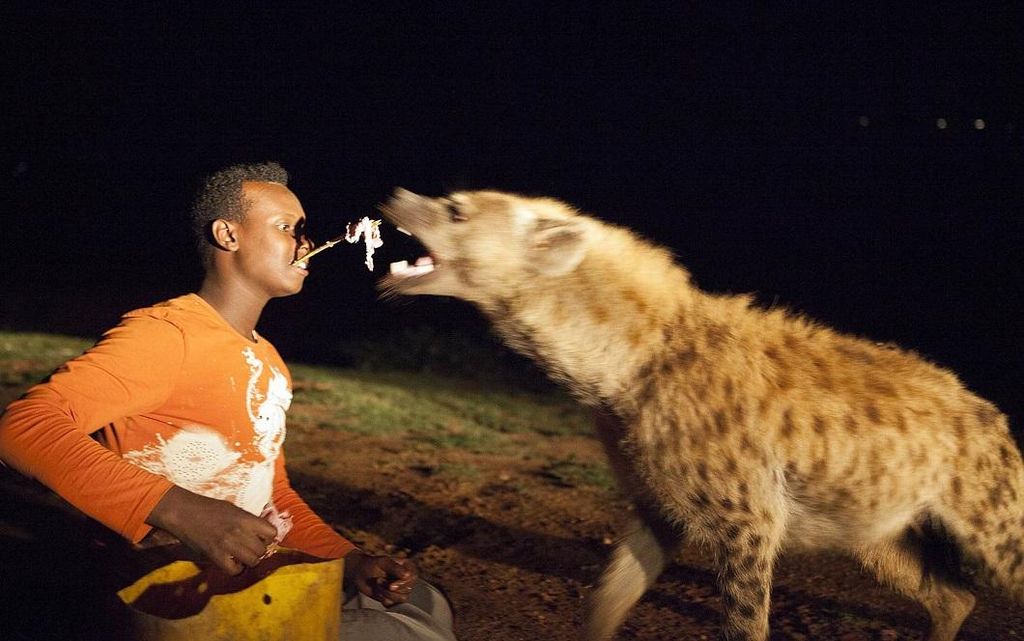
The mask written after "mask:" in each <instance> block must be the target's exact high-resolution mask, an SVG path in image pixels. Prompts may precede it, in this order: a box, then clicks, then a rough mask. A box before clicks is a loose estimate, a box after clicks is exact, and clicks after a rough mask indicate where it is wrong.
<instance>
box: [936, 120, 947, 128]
mask: <svg viewBox="0 0 1024 641" xmlns="http://www.w3.org/2000/svg"><path fill="white" fill-rule="evenodd" d="M935 126H936V127H938V128H939V129H945V128H946V127H948V126H949V123H948V122H946V119H945V118H939V119H938V120H936V121H935Z"/></svg>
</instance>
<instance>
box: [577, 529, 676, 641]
mask: <svg viewBox="0 0 1024 641" xmlns="http://www.w3.org/2000/svg"><path fill="white" fill-rule="evenodd" d="M638 525H639V527H638V528H637V529H635V530H634V531H633V532H631V533H630V534H628V535H626V537H625V538H624V539H622V540H621V541H620V542H619V544H618V546H616V548H615V551H614V552H613V553H612V558H611V562H610V563H609V564H608V567H606V568H605V570H604V572H603V573H602V574H601V578H600V579H598V582H597V586H596V587H595V588H594V591H593V592H591V593H590V595H589V596H588V597H587V603H586V609H585V612H584V623H583V634H582V637H581V638H582V639H583V641H606V640H607V639H610V638H611V637H612V635H613V634H615V631H616V630H618V629H619V626H620V625H622V622H623V621H624V620H625V618H626V615H627V614H628V613H629V610H630V608H632V607H633V605H634V604H636V602H637V601H639V600H640V597H642V596H643V595H644V592H646V591H647V590H648V588H650V587H651V585H652V584H653V583H654V581H655V580H656V579H657V578H658V576H659V575H660V574H661V571H662V569H664V567H665V561H666V559H667V557H666V554H665V551H664V550H663V549H662V546H661V543H659V541H658V538H657V537H656V536H655V534H654V532H653V531H652V530H651V528H649V527H647V526H646V525H644V524H642V523H638Z"/></svg>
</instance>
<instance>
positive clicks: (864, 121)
mask: <svg viewBox="0 0 1024 641" xmlns="http://www.w3.org/2000/svg"><path fill="white" fill-rule="evenodd" d="M857 124H859V125H860V126H861V127H867V126H868V125H870V124H871V119H870V118H868V117H867V116H861V117H860V118H858V119H857Z"/></svg>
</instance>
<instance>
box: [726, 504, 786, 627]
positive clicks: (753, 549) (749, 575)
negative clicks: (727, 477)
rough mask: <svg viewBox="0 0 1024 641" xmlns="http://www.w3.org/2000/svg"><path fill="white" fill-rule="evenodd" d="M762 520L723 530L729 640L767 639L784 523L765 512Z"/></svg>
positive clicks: (731, 525)
mask: <svg viewBox="0 0 1024 641" xmlns="http://www.w3.org/2000/svg"><path fill="white" fill-rule="evenodd" d="M761 517H762V518H761V519H760V520H756V521H752V522H747V523H730V524H728V525H726V526H725V527H724V528H723V530H722V532H721V533H720V535H719V536H720V538H719V540H720V546H719V556H718V562H719V586H720V589H721V591H722V604H723V606H724V610H725V622H724V626H723V629H724V630H723V631H724V637H725V639H727V641H765V640H766V639H767V638H768V610H769V607H770V602H771V584H772V573H773V569H774V566H775V556H776V554H777V553H778V550H779V543H780V541H781V539H782V524H781V522H779V520H778V519H777V518H773V517H771V516H769V515H768V514H767V513H766V512H765V513H762V515H761Z"/></svg>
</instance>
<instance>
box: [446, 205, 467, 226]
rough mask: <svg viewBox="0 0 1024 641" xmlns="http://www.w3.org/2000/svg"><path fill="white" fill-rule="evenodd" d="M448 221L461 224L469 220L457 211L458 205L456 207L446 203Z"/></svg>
mask: <svg viewBox="0 0 1024 641" xmlns="http://www.w3.org/2000/svg"><path fill="white" fill-rule="evenodd" d="M448 220H450V221H452V222H453V223H461V222H463V221H466V220H469V219H468V218H466V215H465V214H463V213H462V212H461V211H459V206H458V205H456V204H455V203H453V202H450V201H449V202H448Z"/></svg>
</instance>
